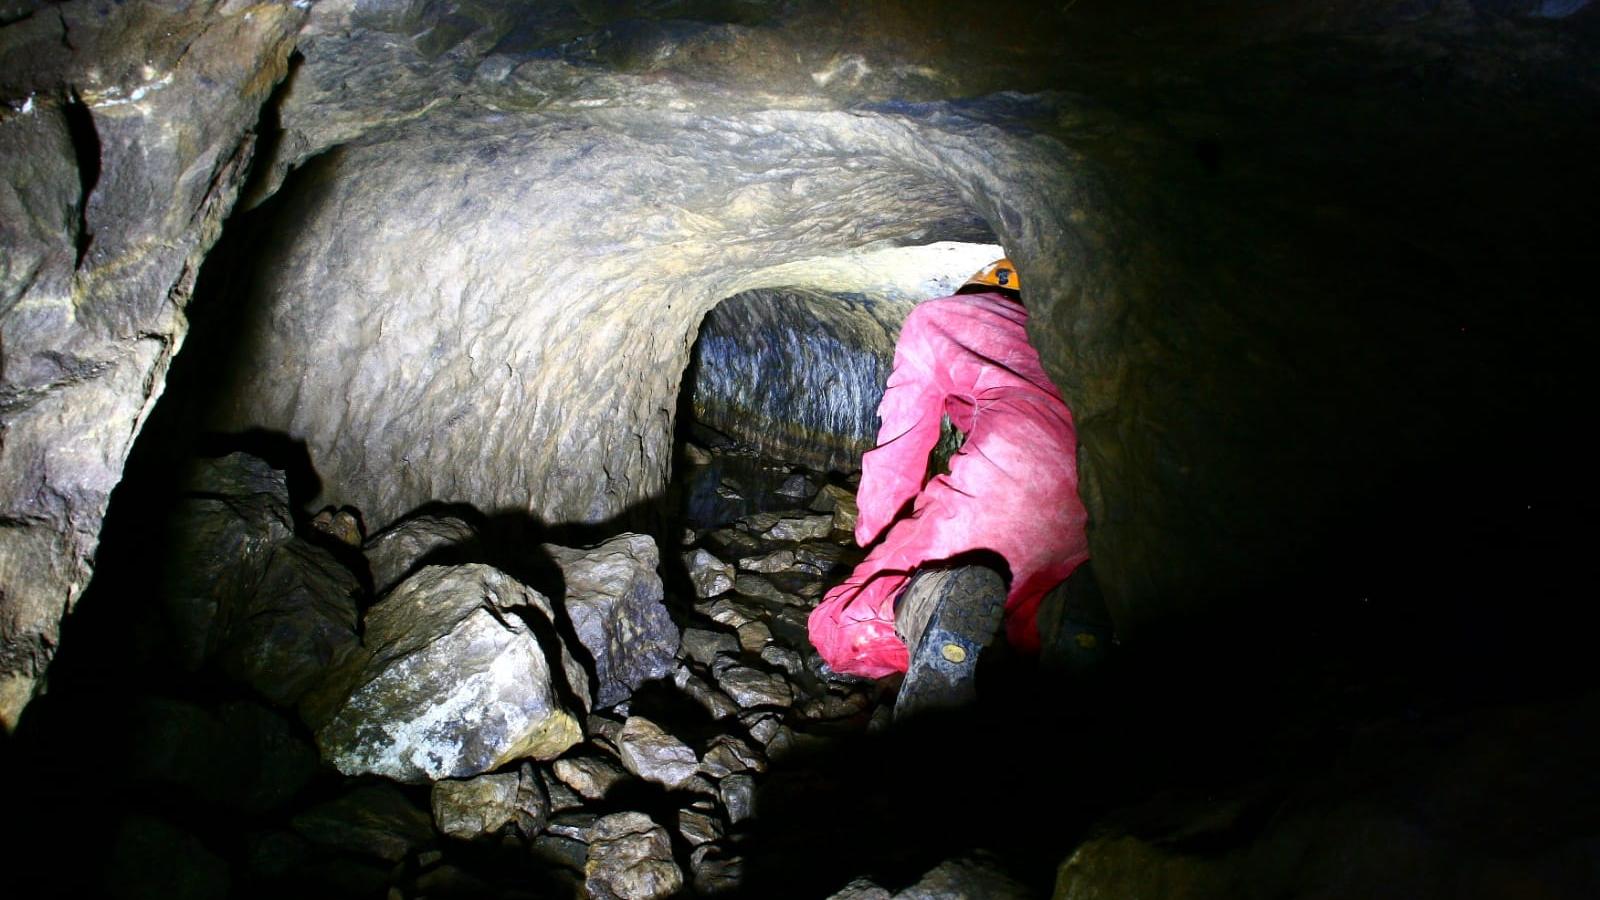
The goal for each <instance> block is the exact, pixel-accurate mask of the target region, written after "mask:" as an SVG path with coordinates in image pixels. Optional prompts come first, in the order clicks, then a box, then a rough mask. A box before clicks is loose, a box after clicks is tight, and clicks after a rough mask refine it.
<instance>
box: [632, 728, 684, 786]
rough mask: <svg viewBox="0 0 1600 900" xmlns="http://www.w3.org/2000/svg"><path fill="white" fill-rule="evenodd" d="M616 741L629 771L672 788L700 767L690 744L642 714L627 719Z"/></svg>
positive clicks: (680, 783) (646, 779)
mask: <svg viewBox="0 0 1600 900" xmlns="http://www.w3.org/2000/svg"><path fill="white" fill-rule="evenodd" d="M617 744H618V749H619V750H620V751H621V757H622V764H623V765H624V766H627V768H628V771H630V772H632V773H633V774H635V775H637V776H639V777H640V778H643V779H644V780H645V781H653V782H655V783H656V784H662V785H666V786H667V787H669V788H675V787H678V786H680V785H682V784H683V783H684V782H685V781H688V780H689V779H690V778H693V777H694V775H695V773H696V772H697V771H699V768H700V760H699V758H698V757H696V756H695V753H694V751H693V750H692V749H690V748H689V745H688V744H685V743H684V742H683V741H680V740H678V739H677V738H675V737H673V736H672V735H670V734H668V733H667V732H666V731H664V730H662V728H661V726H659V725H657V724H656V723H654V722H652V721H650V720H649V719H646V718H644V717H642V716H633V717H632V718H630V719H628V721H627V722H626V723H625V724H624V725H623V726H622V733H621V735H620V736H619V737H618V740H617Z"/></svg>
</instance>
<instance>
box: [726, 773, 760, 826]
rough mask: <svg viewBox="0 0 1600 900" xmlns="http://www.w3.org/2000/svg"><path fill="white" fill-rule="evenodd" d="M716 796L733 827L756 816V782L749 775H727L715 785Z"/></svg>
mask: <svg viewBox="0 0 1600 900" xmlns="http://www.w3.org/2000/svg"><path fill="white" fill-rule="evenodd" d="M717 796H718V798H719V799H721V800H722V808H723V809H724V810H725V811H727V813H728V821H729V822H731V823H732V824H734V825H737V824H739V823H740V822H743V821H744V820H746V819H748V818H750V817H751V816H754V815H755V814H756V780H755V779H754V778H752V777H750V776H749V775H745V774H742V773H741V774H736V775H729V776H728V777H727V778H724V779H722V780H721V781H720V782H718V783H717Z"/></svg>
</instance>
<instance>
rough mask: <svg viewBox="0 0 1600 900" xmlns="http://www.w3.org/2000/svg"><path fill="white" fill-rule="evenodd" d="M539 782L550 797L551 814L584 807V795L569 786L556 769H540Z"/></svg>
mask: <svg viewBox="0 0 1600 900" xmlns="http://www.w3.org/2000/svg"><path fill="white" fill-rule="evenodd" d="M539 784H540V785H541V786H542V787H543V788H544V794H545V796H546V797H547V798H549V803H550V806H549V809H550V815H552V816H553V815H556V814H557V813H564V812H567V811H569V810H574V809H582V808H583V795H581V794H579V793H578V792H577V791H575V790H573V789H572V788H570V787H568V786H567V783H566V782H564V781H562V780H561V778H560V776H558V775H556V773H555V772H554V771H552V770H542V771H540V772H539Z"/></svg>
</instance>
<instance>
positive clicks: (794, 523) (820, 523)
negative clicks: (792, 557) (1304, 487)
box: [761, 514, 834, 541]
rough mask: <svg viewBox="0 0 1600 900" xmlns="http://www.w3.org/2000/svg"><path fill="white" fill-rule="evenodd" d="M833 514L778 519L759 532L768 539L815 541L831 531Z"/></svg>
mask: <svg viewBox="0 0 1600 900" xmlns="http://www.w3.org/2000/svg"><path fill="white" fill-rule="evenodd" d="M833 520H834V516H833V514H819V515H814V516H795V517H793V518H784V519H779V520H778V521H776V522H774V523H773V524H772V527H770V528H768V529H767V530H766V531H764V532H762V533H761V536H762V537H763V538H765V539H767V540H769V541H815V540H822V539H823V538H826V537H827V536H828V535H829V534H831V533H832V532H833Z"/></svg>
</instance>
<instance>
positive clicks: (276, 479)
mask: <svg viewBox="0 0 1600 900" xmlns="http://www.w3.org/2000/svg"><path fill="white" fill-rule="evenodd" d="M722 452H724V451H718V452H717V453H714V454H712V457H711V458H712V460H713V463H715V460H717V459H719V458H720V456H719V454H720V453H722ZM764 466H765V464H764V463H762V462H761V461H759V460H758V459H757V460H754V461H751V460H746V461H745V465H744V466H743V468H742V469H741V470H740V471H741V473H742V474H741V475H740V483H739V485H738V487H737V492H738V493H740V494H741V495H742V496H746V497H750V498H758V499H761V501H762V502H763V503H778V504H780V508H771V507H770V506H769V507H768V509H767V510H765V511H757V512H752V513H749V514H747V515H743V516H739V517H736V518H733V519H730V520H727V521H713V522H690V523H688V524H689V525H690V526H691V527H689V528H687V529H685V538H686V544H685V545H684V547H683V549H682V552H681V554H679V555H677V556H674V557H671V558H670V559H669V563H670V564H671V565H672V566H674V567H676V566H678V565H679V564H680V563H681V566H682V568H681V569H679V570H678V571H677V572H671V571H662V570H661V567H660V562H659V555H658V551H657V545H656V543H655V541H654V539H652V538H650V537H648V536H645V535H640V534H622V535H619V536H617V537H614V538H612V539H610V540H608V541H604V542H601V543H599V544H597V545H594V546H592V547H588V548H576V549H574V548H567V547H561V546H556V545H552V544H546V545H543V546H542V547H541V548H539V552H542V554H543V559H544V560H545V561H547V562H551V563H554V566H553V570H554V572H555V573H558V574H559V578H552V579H551V580H550V582H548V583H546V582H541V586H542V587H544V588H545V589H546V590H548V591H549V594H548V595H547V594H546V593H542V592H541V591H540V590H537V589H535V588H534V587H532V586H530V585H529V584H527V583H524V581H522V580H521V578H520V576H518V575H513V574H511V573H512V572H513V571H517V572H522V571H527V572H530V573H533V574H530V576H529V577H535V578H536V577H537V572H539V571H541V570H540V569H539V568H538V561H537V559H535V560H534V562H533V564H532V565H530V566H527V567H525V568H518V567H517V564H516V563H515V561H514V560H513V561H512V562H511V563H510V564H508V565H506V566H505V567H503V568H502V567H501V559H500V558H499V557H491V556H489V555H488V553H489V552H490V551H489V549H488V543H487V542H488V540H489V538H487V537H486V536H485V535H486V534H487V533H488V532H487V531H486V530H485V529H483V527H482V525H481V523H480V524H475V523H474V522H470V521H468V520H467V519H465V518H460V517H456V516H448V515H418V516H413V517H410V518H407V519H405V520H403V521H402V522H400V523H398V524H395V525H391V526H390V527H388V528H386V529H383V530H380V531H378V532H377V533H376V534H375V535H374V536H373V537H372V538H370V539H368V540H367V541H366V542H365V544H364V545H362V546H360V547H359V552H357V551H356V547H354V546H353V545H352V542H351V541H347V540H346V537H347V536H348V535H349V534H353V535H357V538H356V539H359V530H357V531H351V530H350V529H349V528H345V529H343V530H342V531H340V533H338V534H333V533H331V532H328V531H327V528H325V527H324V526H330V524H337V523H330V522H329V521H324V522H322V523H321V524H320V525H318V524H316V523H314V522H307V524H306V526H305V527H306V528H308V529H310V530H313V531H318V534H309V533H308V538H309V540H308V539H305V538H302V537H300V536H298V535H297V534H296V530H295V524H294V523H295V517H294V515H293V514H292V513H291V507H290V503H289V493H288V490H287V485H286V479H285V476H284V474H283V473H282V472H279V471H276V470H274V469H272V468H270V467H269V466H267V465H266V464H264V463H262V462H261V461H259V460H256V459H254V458H252V457H248V456H244V455H242V454H241V455H236V456H234V457H229V458H226V459H223V460H218V461H212V462H209V463H206V464H204V465H202V466H201V467H200V469H199V470H198V471H197V473H196V475H195V476H194V478H193V479H192V481H191V487H190V488H189V491H190V493H189V494H187V495H186V496H185V498H184V500H183V502H182V503H180V505H179V506H178V507H177V513H176V518H175V527H178V528H180V529H186V530H185V531H184V534H185V535H186V539H185V540H184V541H182V542H180V543H179V544H178V547H179V550H180V557H179V561H180V562H184V564H185V566H187V567H186V568H183V567H180V568H179V569H178V571H179V572H182V573H184V574H182V575H181V576H180V577H176V578H174V579H173V580H171V581H170V582H169V583H168V584H167V585H166V590H165V599H166V602H167V605H166V610H167V611H168V613H169V615H170V621H171V623H172V626H173V627H174V628H175V629H177V630H178V631H179V632H180V635H181V638H182V639H181V640H180V641H178V644H177V646H178V648H179V651H180V653H179V657H180V658H179V659H178V660H177V663H178V664H179V665H180V666H182V667H184V668H186V669H191V670H192V669H197V668H199V667H202V666H214V667H215V668H216V669H217V670H219V672H220V674H221V675H222V676H223V677H224V678H226V679H230V680H231V681H232V682H234V683H238V684H241V685H243V686H246V687H248V688H250V689H252V690H253V691H254V693H255V695H257V696H259V697H264V698H265V699H266V700H268V701H271V702H273V703H275V704H277V705H279V706H283V707H288V708H289V710H290V712H287V713H280V712H275V711H273V710H270V709H268V708H267V707H265V706H262V705H260V704H259V703H255V702H243V701H233V702H231V703H230V704H227V705H224V706H223V707H220V708H219V709H208V708H206V707H203V706H199V705H195V704H192V703H188V702H179V701H175V700H169V699H156V698H152V699H151V700H150V701H149V702H148V703H145V704H144V705H142V706H140V707H139V711H138V720H139V722H140V723H141V725H140V727H139V728H138V729H136V730H135V731H134V732H133V734H132V738H133V740H134V743H135V746H134V748H133V751H132V752H130V753H129V754H128V757H129V761H130V765H129V775H130V776H131V779H132V781H133V783H135V784H137V785H140V786H143V787H145V788H147V789H153V790H159V791H161V792H163V793H164V794H165V795H167V796H170V797H173V798H179V799H182V798H190V799H191V800H193V799H195V798H200V800H201V802H211V803H218V804H220V805H221V806H223V807H225V808H228V809H237V810H240V811H242V812H245V813H247V814H252V815H264V814H266V813H269V812H270V813H272V814H273V815H275V816H277V817H278V818H277V819H275V822H274V825H273V826H272V827H270V828H268V829H264V830H261V831H259V832H258V833H256V834H254V835H253V836H252V838H251V840H250V843H249V846H248V847H247V848H243V849H242V850H241V852H240V856H241V857H242V858H243V859H245V862H244V863H243V865H245V866H246V867H247V871H248V872H249V873H250V877H252V878H256V879H260V880H262V882H263V883H272V884H280V885H284V886H291V885H299V886H302V887H305V886H309V885H316V886H318V889H327V890H331V891H332V892H333V893H336V894H347V895H356V894H374V893H383V892H385V891H387V892H389V893H390V895H391V896H401V897H409V896H422V895H434V894H437V895H441V896H462V895H467V896H480V895H495V896H500V895H505V896H520V895H529V894H530V893H531V894H532V895H538V896H545V895H546V893H540V892H541V891H545V892H547V893H548V895H553V896H564V895H571V894H581V895H585V896H589V897H605V898H609V897H619V898H620V897H627V898H648V897H667V896H679V895H686V894H687V895H700V896H712V895H718V894H727V893H738V892H739V891H740V890H741V887H740V883H741V879H743V878H744V877H745V875H746V874H747V872H748V871H749V868H748V866H747V865H746V862H747V861H746V858H745V856H746V853H747V852H748V850H749V848H750V842H751V839H752V834H753V833H754V831H753V829H754V828H755V827H756V824H757V823H759V821H760V820H759V810H760V808H761V804H760V802H759V797H760V794H761V785H762V782H763V780H764V779H767V778H769V777H772V776H773V775H774V774H775V773H776V772H778V771H781V770H782V767H783V766H784V763H783V759H784V757H785V754H786V753H787V752H788V751H789V750H790V749H791V748H793V747H795V746H796V745H797V744H799V743H801V742H802V741H803V742H806V745H807V746H811V747H814V746H817V743H816V742H819V741H820V742H825V741H827V740H828V739H829V738H828V737H827V736H825V735H822V734H813V733H810V731H809V730H810V729H813V728H819V727H821V728H826V729H835V730H839V729H842V730H843V731H845V732H849V731H852V730H853V731H856V732H864V731H865V730H866V729H867V727H868V725H869V723H870V721H871V719H872V712H873V709H874V707H875V705H880V704H882V703H883V702H885V701H886V700H887V699H888V698H887V697H886V696H885V695H883V694H882V693H881V692H880V691H878V690H877V689H876V688H874V687H873V686H871V685H866V684H864V683H861V682H858V681H855V680H852V679H837V678H835V677H832V676H831V674H830V673H829V672H828V671H827V668H826V666H824V665H822V663H821V660H820V659H819V658H818V657H817V656H816V654H815V652H814V651H812V649H811V648H810V645H809V643H808V641H807V639H806V633H805V617H806V615H807V614H808V613H809V611H810V609H811V608H812V607H813V606H814V604H815V603H816V598H818V597H820V596H821V594H822V593H823V591H824V590H825V589H826V587H827V586H828V584H829V583H831V581H832V580H836V579H837V577H838V576H840V575H841V574H842V573H843V572H845V571H848V568H849V566H850V564H851V563H852V562H853V561H854V559H855V558H857V557H858V556H859V551H858V550H856V549H855V548H854V547H853V546H852V545H851V538H850V536H849V535H848V534H847V533H844V532H841V531H838V530H837V529H835V528H834V527H833V524H834V522H835V521H836V515H837V510H838V509H839V508H841V506H842V505H843V499H842V498H841V497H837V496H832V495H833V494H834V493H837V491H832V492H830V491H828V488H830V487H833V486H832V485H828V484H827V479H826V477H825V476H823V475H821V474H820V473H814V472H800V471H795V470H794V469H793V468H792V467H787V466H776V465H774V466H771V467H765V468H764ZM762 472H769V473H770V474H771V476H772V479H771V483H770V484H768V483H765V482H763V481H762V480H761V479H760V478H759V477H757V476H759V475H761V473H762ZM752 473H754V474H752ZM819 491H822V492H823V493H825V494H828V495H829V496H832V499H831V500H828V501H827V502H826V504H825V505H828V506H829V507H830V509H829V510H827V511H824V512H815V511H809V510H808V508H807V507H808V506H816V505H817V504H818V503H820V502H822V500H820V499H819V498H821V497H822V494H819ZM730 492H732V488H731V487H730ZM358 515H359V514H358V512H357V511H354V510H351V511H349V512H348V514H347V517H348V518H349V519H350V520H351V521H355V522H359V519H358ZM324 518H329V517H324ZM335 530H338V529H335ZM346 533H348V534H346ZM329 537H332V538H337V540H335V541H332V542H331V543H330V542H329V541H328V538H329ZM341 546H349V549H350V552H345V551H344V550H342V549H341ZM486 559H493V560H494V561H495V564H494V565H491V564H488V563H487V562H486V561H485V560H486ZM185 561H186V562H185ZM362 563H365V566H366V571H365V572H360V573H359V574H358V573H357V572H356V571H354V570H352V569H350V568H349V567H350V566H351V565H355V566H357V567H359V566H361V565H362ZM542 571H547V572H549V571H551V567H548V566H547V567H546V568H545V569H544V570H542ZM679 573H681V575H684V576H687V577H686V578H684V577H676V576H677V575H678V574H679ZM664 576H665V577H664ZM669 583H670V584H674V585H682V586H683V588H682V593H678V592H677V591H674V592H673V593H668V592H667V590H666V589H665V585H666V584H669ZM358 622H359V624H360V627H359V629H358V628H357V623H358ZM294 713H298V715H299V717H300V719H301V721H302V722H303V723H304V725H305V726H306V727H307V729H308V731H303V730H301V729H300V726H299V724H297V723H293V722H292V720H291V718H290V716H291V715H293V714H294ZM796 729H800V731H799V732H797V731H796ZM304 734H309V735H310V739H309V740H308V739H307V738H306V737H304V736H303V735H304ZM319 753H320V756H321V759H322V762H323V764H324V767H323V771H324V772H327V771H328V766H329V765H331V767H332V769H335V770H337V771H338V772H340V773H342V774H343V775H345V776H361V777H362V778H363V780H362V781H361V782H353V783H352V782H345V783H342V784H341V783H338V782H335V783H334V784H333V785H331V787H332V788H333V789H332V790H329V789H328V787H330V786H328V785H324V786H321V787H317V788H316V789H315V791H313V789H312V786H313V785H322V782H320V781H316V780H315V777H316V776H315V774H314V773H315V772H316V758H317V755H318V754H319ZM373 776H378V777H377V778H376V779H374V778H373ZM397 783H398V784H397ZM406 785H410V787H406ZM150 828H151V829H152V830H151V831H150V833H151V834H158V835H166V837H165V838H163V840H165V841H166V843H167V845H170V846H166V848H165V849H164V850H163V852H164V853H169V852H175V849H174V848H179V849H181V848H183V847H187V846H188V844H187V843H185V842H186V841H189V842H191V843H192V841H191V840H190V839H189V838H188V837H186V836H185V835H186V834H187V832H186V831H185V830H184V829H183V828H180V827H176V826H175V825H174V824H173V823H164V822H163V823H157V824H152V825H151V826H150ZM163 829H165V830H163ZM122 843H123V844H125V845H126V847H124V848H123V850H122V851H119V852H133V850H134V849H136V847H137V842H136V841H123V842H122Z"/></svg>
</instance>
